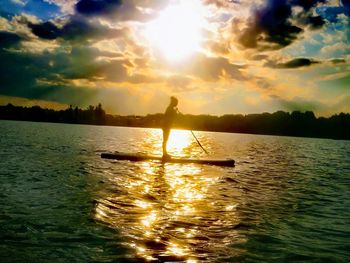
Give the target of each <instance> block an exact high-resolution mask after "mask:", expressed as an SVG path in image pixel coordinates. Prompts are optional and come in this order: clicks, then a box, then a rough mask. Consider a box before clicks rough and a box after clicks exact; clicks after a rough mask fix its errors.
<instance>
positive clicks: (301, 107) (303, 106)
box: [270, 95, 325, 111]
mask: <svg viewBox="0 0 350 263" xmlns="http://www.w3.org/2000/svg"><path fill="white" fill-rule="evenodd" d="M270 97H271V98H272V99H274V100H275V101H277V103H278V104H279V105H280V106H281V107H282V108H283V109H285V110H287V111H319V110H321V109H324V108H325V105H323V104H322V103H320V102H319V101H316V100H308V99H304V98H301V97H294V98H292V99H284V98H282V97H280V96H278V95H270Z"/></svg>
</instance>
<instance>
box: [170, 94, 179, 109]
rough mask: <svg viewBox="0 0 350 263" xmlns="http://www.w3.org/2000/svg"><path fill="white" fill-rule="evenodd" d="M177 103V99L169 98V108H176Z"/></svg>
mask: <svg viewBox="0 0 350 263" xmlns="http://www.w3.org/2000/svg"><path fill="white" fill-rule="evenodd" d="M178 103H179V101H178V100H177V98H175V97H174V96H171V97H170V106H172V107H176V106H177V104H178Z"/></svg>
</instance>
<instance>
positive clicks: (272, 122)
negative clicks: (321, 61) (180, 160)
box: [0, 104, 350, 140]
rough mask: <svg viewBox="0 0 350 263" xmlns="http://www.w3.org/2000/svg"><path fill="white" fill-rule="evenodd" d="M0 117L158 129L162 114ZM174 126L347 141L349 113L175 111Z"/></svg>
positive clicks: (4, 113)
mask: <svg viewBox="0 0 350 263" xmlns="http://www.w3.org/2000/svg"><path fill="white" fill-rule="evenodd" d="M0 119H7V120H26V121H44V122H62V123H79V124H95V125H113V126H127V127H147V128H160V127H161V126H162V119H163V114H161V113H158V114H148V115H146V116H136V115H129V116H121V115H111V114H106V112H105V110H104V109H103V108H102V105H101V104H99V105H97V106H89V107H87V108H86V109H80V108H78V107H75V108H73V107H72V106H70V107H69V108H67V109H65V110H59V111H56V110H52V109H43V108H41V107H39V106H33V107H20V106H13V105H11V104H8V105H6V106H0ZM174 128H178V129H188V130H202V131H219V132H236V133H251V134H269V135H285V136H298V137H317V138H332V139H346V140H349V139H350V114H348V113H339V114H335V115H333V116H331V117H328V118H325V117H316V116H315V114H314V113H313V112H312V111H306V112H300V111H293V112H291V113H289V112H284V111H277V112H274V113H261V114H247V115H242V114H229V115H222V116H212V115H190V114H179V115H178V117H177V119H176V121H175V123H174Z"/></svg>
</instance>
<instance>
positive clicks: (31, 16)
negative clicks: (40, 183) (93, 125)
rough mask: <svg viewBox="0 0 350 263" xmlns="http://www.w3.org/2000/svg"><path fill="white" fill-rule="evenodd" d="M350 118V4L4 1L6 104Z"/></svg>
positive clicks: (330, 0)
mask: <svg viewBox="0 0 350 263" xmlns="http://www.w3.org/2000/svg"><path fill="white" fill-rule="evenodd" d="M169 96H176V97H177V98H178V99H179V109H180V110H181V111H182V112H183V113H189V114H210V115H223V114H249V113H262V112H275V111H277V110H283V111H293V110H300V111H306V110H310V111H313V112H315V114H316V115H317V116H330V115H333V114H336V113H339V112H350V1H349V0H0V104H7V103H12V104H14V105H22V106H31V105H39V106H42V107H45V108H46V107H47V108H54V109H65V108H67V107H68V106H69V105H73V106H79V107H83V108H84V107H87V106H88V105H97V104H98V103H101V104H102V106H103V108H104V109H105V110H106V111H107V112H108V113H112V114H121V115H129V114H136V115H145V114H153V113H158V112H163V111H164V109H165V108H166V106H167V104H168V103H169Z"/></svg>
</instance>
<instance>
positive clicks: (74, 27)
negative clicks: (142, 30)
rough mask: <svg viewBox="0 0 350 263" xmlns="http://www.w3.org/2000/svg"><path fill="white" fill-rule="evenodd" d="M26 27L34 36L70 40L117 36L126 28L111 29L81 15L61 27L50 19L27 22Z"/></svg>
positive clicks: (124, 32) (123, 32)
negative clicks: (40, 21) (36, 22)
mask: <svg viewBox="0 0 350 263" xmlns="http://www.w3.org/2000/svg"><path fill="white" fill-rule="evenodd" d="M28 27H29V28H31V30H32V32H33V34H35V35H36V36H38V37H40V38H43V39H48V40H53V39H56V38H62V39H64V40H70V41H84V40H88V39H108V38H117V37H120V36H122V35H125V34H126V33H127V30H126V29H113V28H110V27H108V26H105V25H102V24H100V23H99V22H94V23H92V22H90V21H88V20H86V19H84V18H81V17H80V18H78V17H71V18H70V19H69V20H68V22H67V23H66V24H65V25H64V26H62V27H58V26H56V25H55V24H54V23H52V22H50V21H47V22H43V23H38V24H33V23H31V22H28Z"/></svg>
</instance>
